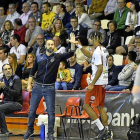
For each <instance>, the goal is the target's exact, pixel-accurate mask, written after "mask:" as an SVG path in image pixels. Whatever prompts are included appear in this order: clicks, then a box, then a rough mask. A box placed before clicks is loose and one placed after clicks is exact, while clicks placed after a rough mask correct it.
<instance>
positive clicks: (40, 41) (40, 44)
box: [32, 34, 46, 56]
mask: <svg viewBox="0 0 140 140" xmlns="http://www.w3.org/2000/svg"><path fill="white" fill-rule="evenodd" d="M36 40H37V41H36V43H35V44H34V45H33V47H32V48H33V50H32V53H33V54H34V55H35V56H37V55H39V54H41V53H44V52H46V49H45V38H44V36H43V35H41V34H40V35H37V38H36Z"/></svg>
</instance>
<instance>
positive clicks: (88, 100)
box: [84, 85, 106, 107]
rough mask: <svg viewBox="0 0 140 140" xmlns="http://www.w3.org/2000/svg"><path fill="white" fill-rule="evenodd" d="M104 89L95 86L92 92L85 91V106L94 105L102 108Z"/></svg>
mask: <svg viewBox="0 0 140 140" xmlns="http://www.w3.org/2000/svg"><path fill="white" fill-rule="evenodd" d="M105 93H106V89H105V88H104V87H103V86H102V85H95V86H94V88H93V90H92V91H87V92H86V95H85V101H84V103H85V104H94V105H95V106H101V107H104V100H105Z"/></svg>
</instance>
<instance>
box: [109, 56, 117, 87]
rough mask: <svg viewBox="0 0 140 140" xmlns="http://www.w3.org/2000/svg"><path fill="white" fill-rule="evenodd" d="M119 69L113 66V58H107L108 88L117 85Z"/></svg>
mask: <svg viewBox="0 0 140 140" xmlns="http://www.w3.org/2000/svg"><path fill="white" fill-rule="evenodd" d="M119 72H120V69H119V67H117V66H115V65H114V58H113V56H112V55H109V57H108V87H109V86H115V85H118V74H119Z"/></svg>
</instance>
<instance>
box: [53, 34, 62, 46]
mask: <svg viewBox="0 0 140 140" xmlns="http://www.w3.org/2000/svg"><path fill="white" fill-rule="evenodd" d="M53 41H54V44H55V47H58V46H59V45H61V39H60V38H59V37H58V36H54V37H53Z"/></svg>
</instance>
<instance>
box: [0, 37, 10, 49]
mask: <svg viewBox="0 0 140 140" xmlns="http://www.w3.org/2000/svg"><path fill="white" fill-rule="evenodd" d="M1 47H3V48H5V49H7V52H10V48H9V46H7V45H5V44H4V43H3V40H2V38H1V37H0V48H1Z"/></svg>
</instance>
